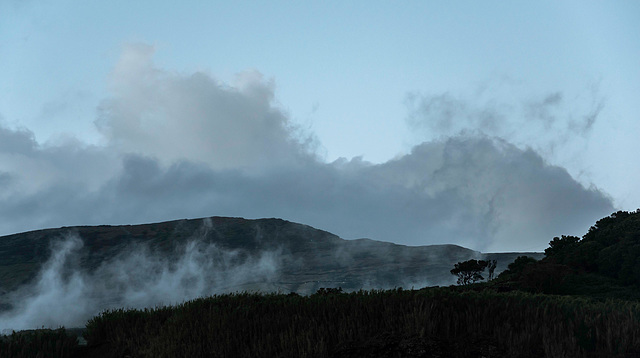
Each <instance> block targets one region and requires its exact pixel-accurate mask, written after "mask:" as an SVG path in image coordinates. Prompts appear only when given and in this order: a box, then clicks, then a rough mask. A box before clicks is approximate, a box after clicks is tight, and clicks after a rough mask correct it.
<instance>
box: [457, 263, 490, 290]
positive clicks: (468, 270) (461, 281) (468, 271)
mask: <svg viewBox="0 0 640 358" xmlns="http://www.w3.org/2000/svg"><path fill="white" fill-rule="evenodd" d="M488 265H489V262H488V261H484V260H467V261H463V262H458V263H457V264H455V265H454V267H453V269H452V270H451V271H450V272H451V274H452V275H456V276H458V281H457V282H458V285H468V284H471V283H474V282H476V281H480V280H484V277H482V275H481V274H480V273H481V272H482V271H484V269H485V268H486V267H487V266H488Z"/></svg>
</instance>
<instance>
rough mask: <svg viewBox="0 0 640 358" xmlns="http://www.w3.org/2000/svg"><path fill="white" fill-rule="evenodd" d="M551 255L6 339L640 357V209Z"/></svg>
mask: <svg viewBox="0 0 640 358" xmlns="http://www.w3.org/2000/svg"><path fill="white" fill-rule="evenodd" d="M545 255H546V257H545V258H544V259H542V260H539V261H537V260H535V259H533V258H529V257H524V256H523V257H519V258H517V259H516V260H515V261H514V262H513V263H511V264H510V265H509V268H508V270H506V271H504V272H503V273H501V274H500V275H499V277H498V278H496V279H494V280H491V281H489V282H483V283H474V284H466V285H462V286H452V287H443V288H438V287H432V288H425V289H422V290H402V289H395V290H387V291H359V292H352V293H343V292H342V291H341V290H339V289H322V290H319V291H318V292H317V293H316V294H314V295H311V296H299V295H296V294H288V295H286V294H248V293H242V294H227V295H218V296H213V297H208V298H201V299H196V300H193V301H189V302H185V303H183V304H181V305H178V306H174V307H157V308H154V309H144V310H127V309H118V310H112V311H106V312H103V313H102V314H100V315H98V316H96V317H94V318H92V319H91V320H90V321H89V322H88V323H87V326H86V331H85V333H84V337H85V338H86V340H87V342H88V345H87V346H83V347H79V346H77V345H75V343H71V344H70V343H68V342H69V340H68V338H67V337H66V335H65V334H64V333H62V334H61V333H60V332H61V331H50V330H45V331H41V330H38V331H30V332H20V333H15V334H14V335H11V336H7V337H5V338H3V339H2V340H0V356H2V357H33V356H38V355H35V354H33V352H34V351H32V350H31V349H34V348H35V349H42V350H43V352H44V350H46V352H44V353H38V354H40V356H47V357H85V356H86V357H125V356H130V357H479V356H483V357H541V356H547V357H605V356H606V357H638V356H640V300H639V298H640V289H639V287H638V285H639V284H640V211H636V212H630V213H629V212H617V213H614V214H612V215H611V216H609V217H607V218H604V219H602V220H599V221H598V222H596V224H595V225H594V226H593V227H591V228H590V229H589V231H588V232H587V234H585V235H584V236H583V237H582V238H578V237H574V236H562V237H558V238H554V239H553V240H552V241H551V243H550V246H549V248H548V249H547V250H545ZM459 264H460V263H459ZM460 267H462V266H461V265H458V266H457V268H460ZM454 270H455V267H454ZM452 271H453V270H452ZM62 332H63V331H62ZM52 342H53V343H52ZM21 346H24V347H27V348H24V349H22V350H20V349H21V348H19V347H21ZM12 347H13V348H12ZM16 347H18V348H16ZM38 347H41V348H38ZM61 347H63V349H61ZM12 349H13V350H12ZM16 349H17V350H16Z"/></svg>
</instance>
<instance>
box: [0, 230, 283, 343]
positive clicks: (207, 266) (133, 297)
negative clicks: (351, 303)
mask: <svg viewBox="0 0 640 358" xmlns="http://www.w3.org/2000/svg"><path fill="white" fill-rule="evenodd" d="M282 258H283V257H282V256H281V253H280V252H278V251H277V250H275V251H268V250H267V251H262V252H260V253H259V254H258V255H250V254H248V253H247V252H241V251H235V250H222V249H220V248H218V247H216V245H214V244H205V243H204V242H203V241H201V240H199V238H197V237H194V238H192V239H191V240H190V241H188V243H186V244H185V245H183V246H182V247H178V249H177V251H176V252H174V253H173V254H172V255H165V254H162V253H159V252H155V251H154V250H153V249H151V248H149V247H148V246H146V245H144V244H130V245H129V246H128V247H125V248H124V249H123V250H120V251H119V254H118V255H117V256H115V257H113V258H111V259H109V260H107V261H104V262H102V264H101V265H100V266H99V267H98V268H97V269H95V270H87V269H83V268H81V266H80V262H81V261H82V259H83V241H82V239H81V238H80V237H78V236H77V235H73V234H70V235H68V236H67V237H64V238H61V239H60V240H58V241H53V242H52V245H51V255H50V257H49V259H48V260H47V262H46V263H45V264H44V265H43V266H42V268H41V270H40V272H39V274H38V276H37V278H36V279H35V280H34V281H33V282H32V283H30V284H27V285H24V286H22V287H20V288H19V289H18V290H16V291H14V292H10V293H8V294H6V296H5V297H4V300H5V301H7V302H9V303H10V304H11V305H12V306H13V307H12V308H11V309H10V310H9V311H5V312H0V332H2V333H10V331H11V330H21V329H35V328H40V327H42V326H44V327H52V328H56V327H60V326H65V327H83V326H84V325H85V324H86V322H87V320H88V319H89V318H91V317H93V316H94V315H96V314H98V313H100V312H101V311H103V310H106V309H115V308H145V307H156V306H161V305H174V304H179V303H182V302H183V301H185V300H189V299H194V298H197V297H203V296H209V295H214V294H219V293H226V292H235V291H244V290H256V289H258V288H264V287H269V286H268V284H269V282H270V281H271V280H273V279H274V278H277V276H278V271H279V269H280V265H281V259H282Z"/></svg>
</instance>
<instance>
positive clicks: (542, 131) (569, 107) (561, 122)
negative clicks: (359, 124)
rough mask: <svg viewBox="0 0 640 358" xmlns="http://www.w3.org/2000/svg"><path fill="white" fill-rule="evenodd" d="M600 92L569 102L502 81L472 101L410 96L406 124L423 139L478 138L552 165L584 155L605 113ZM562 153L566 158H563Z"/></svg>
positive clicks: (482, 90)
mask: <svg viewBox="0 0 640 358" xmlns="http://www.w3.org/2000/svg"><path fill="white" fill-rule="evenodd" d="M598 88H599V86H598V85H597V84H596V85H592V86H590V88H588V90H587V91H586V93H580V94H578V95H575V96H571V97H569V96H568V95H567V94H566V93H564V92H562V91H553V92H547V93H522V92H523V91H522V88H521V84H518V83H513V82H508V81H502V82H500V83H497V84H492V85H485V86H484V87H481V88H480V89H479V90H478V91H476V93H473V94H471V95H464V94H457V95H454V94H451V93H449V92H444V93H431V94H421V93H418V92H411V93H409V94H408V95H407V97H406V99H405V104H406V105H407V108H408V110H409V115H408V116H407V124H408V125H409V126H410V127H411V128H412V129H413V130H414V132H415V133H417V136H416V137H417V138H418V140H419V141H422V140H424V139H425V138H428V139H434V138H439V137H448V136H455V135H457V134H460V133H479V134H482V135H488V136H492V137H499V138H503V139H508V140H509V141H510V142H511V143H514V144H515V145H517V146H519V147H520V148H523V149H526V148H529V147H530V148H533V149H534V150H536V151H538V152H540V153H541V154H542V155H543V156H544V157H545V159H547V160H549V161H551V162H560V163H562V162H564V161H565V160H566V158H568V157H570V156H575V154H576V153H578V152H580V151H582V150H583V148H582V144H583V143H584V142H586V137H587V136H588V135H589V134H590V131H591V129H592V128H593V125H594V124H595V123H596V121H597V119H598V117H599V115H600V113H601V112H602V110H603V108H604V103H605V100H604V98H603V97H602V96H601V95H600V94H599V91H598ZM567 152H570V153H569V154H567Z"/></svg>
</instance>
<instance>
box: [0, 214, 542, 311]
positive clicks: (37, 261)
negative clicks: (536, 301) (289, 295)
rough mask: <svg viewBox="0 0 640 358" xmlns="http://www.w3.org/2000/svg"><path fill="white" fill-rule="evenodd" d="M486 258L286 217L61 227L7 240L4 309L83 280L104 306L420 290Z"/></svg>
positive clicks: (504, 259)
mask: <svg viewBox="0 0 640 358" xmlns="http://www.w3.org/2000/svg"><path fill="white" fill-rule="evenodd" d="M517 255H519V254H517V253H513V254H490V255H488V257H489V258H494V259H497V260H498V262H499V264H498V265H499V266H498V269H497V270H496V272H499V271H501V270H502V269H504V268H506V266H507V265H508V263H509V262H511V261H513V259H514V258H515V257H516V256H517ZM533 255H534V256H536V255H537V258H539V257H540V256H542V254H533ZM483 256H484V255H483V254H481V253H479V252H477V251H473V250H469V249H465V248H463V247H459V246H456V245H433V246H419V247H408V246H403V245H396V244H392V243H388V242H379V241H373V240H368V239H359V240H343V239H341V238H339V237H338V236H336V235H333V234H331V233H328V232H326V231H322V230H317V229H314V228H312V227H310V226H306V225H302V224H297V223H292V222H288V221H285V220H281V219H259V220H247V219H242V218H225V217H211V218H204V219H192V220H177V221H169V222H162V223H155V224H145V225H124V226H81V227H63V228H58V229H46V230H38V231H32V232H27V233H21V234H15V235H9V236H4V237H0V300H1V301H0V303H2V304H3V306H2V307H4V308H5V309H8V308H9V307H10V306H11V304H12V301H15V300H16V297H22V298H25V297H26V298H28V297H30V295H31V296H33V295H34V294H39V293H42V291H43V290H45V289H46V287H47V285H48V284H49V283H47V282H45V281H46V280H49V281H50V282H53V283H55V284H56V285H57V286H56V287H58V286H61V287H62V288H63V289H64V290H67V291H64V292H62V293H61V295H62V297H63V298H64V297H67V296H68V292H75V291H73V290H74V289H75V287H73V285H72V282H76V281H77V282H80V283H81V285H80V286H81V288H82V290H83V291H82V292H81V293H78V294H79V295H84V296H91V297H96V299H99V300H100V302H101V303H100V305H101V307H105V306H104V305H106V307H112V306H114V305H128V306H142V305H148V304H151V305H153V304H157V303H158V302H162V303H175V302H176V301H181V300H184V299H189V298H193V297H195V296H198V295H208V294H214V293H222V292H230V291H243V290H263V291H283V292H289V291H295V292H299V293H311V292H315V291H316V290H317V289H318V288H319V287H338V286H340V287H342V288H343V289H345V290H358V289H361V288H365V289H367V288H389V287H400V286H403V287H411V286H415V287H422V286H427V285H442V284H450V283H452V282H453V281H454V277H453V276H451V275H450V274H449V270H450V269H451V268H452V267H453V264H454V263H456V262H459V261H463V260H468V259H471V258H479V257H483ZM45 273H46V275H45ZM47 275H48V276H47ZM45 276H46V277H45ZM74 280H75V281H74ZM76 286H78V285H76ZM25 287H26V288H25ZM56 289H57V288H56ZM16 292H17V293H16ZM34 292H35V293H34ZM65 295H67V296H65ZM132 297H133V298H132ZM2 307H0V308H2Z"/></svg>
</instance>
